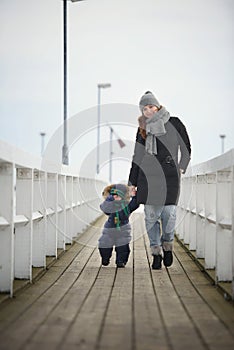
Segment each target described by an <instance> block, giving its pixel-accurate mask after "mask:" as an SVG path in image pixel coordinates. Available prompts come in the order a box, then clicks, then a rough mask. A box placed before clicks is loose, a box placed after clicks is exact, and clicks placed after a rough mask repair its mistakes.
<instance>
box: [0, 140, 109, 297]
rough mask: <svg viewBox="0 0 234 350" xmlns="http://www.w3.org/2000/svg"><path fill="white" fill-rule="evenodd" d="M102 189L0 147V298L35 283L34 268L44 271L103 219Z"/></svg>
mask: <svg viewBox="0 0 234 350" xmlns="http://www.w3.org/2000/svg"><path fill="white" fill-rule="evenodd" d="M104 186H105V183H104V182H101V181H97V180H94V179H89V178H80V177H79V176H78V174H77V172H76V171H75V170H74V169H72V168H71V167H68V166H63V165H61V164H52V163H49V162H46V161H44V160H43V161H42V159H41V158H35V157H33V156H32V155H30V154H27V153H25V152H23V151H20V150H18V149H16V148H15V147H12V146H11V145H8V144H6V143H5V142H2V141H0V292H8V293H10V295H11V296H12V295H13V282H14V279H15V278H20V279H28V280H30V281H32V267H44V268H45V267H46V256H54V257H55V258H56V257H57V250H58V249H63V250H65V249H66V244H70V243H72V240H73V238H74V237H76V236H77V235H79V234H80V233H81V232H83V231H84V230H85V228H87V226H88V225H89V224H91V223H92V222H93V221H94V220H95V219H96V218H97V217H99V216H100V215H101V212H100V210H99V203H100V200H101V199H100V194H101V191H102V189H103V187H104Z"/></svg>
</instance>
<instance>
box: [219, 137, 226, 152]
mask: <svg viewBox="0 0 234 350" xmlns="http://www.w3.org/2000/svg"><path fill="white" fill-rule="evenodd" d="M219 137H220V138H221V153H224V139H225V137H226V135H224V134H222V135H219Z"/></svg>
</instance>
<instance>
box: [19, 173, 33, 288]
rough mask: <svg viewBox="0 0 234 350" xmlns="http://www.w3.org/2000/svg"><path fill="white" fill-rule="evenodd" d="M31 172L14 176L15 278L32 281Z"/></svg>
mask: <svg viewBox="0 0 234 350" xmlns="http://www.w3.org/2000/svg"><path fill="white" fill-rule="evenodd" d="M32 213H33V170H32V169H29V168H18V169H17V174H16V217H15V277H16V278H22V279H29V280H30V281H32V235H33V223H32Z"/></svg>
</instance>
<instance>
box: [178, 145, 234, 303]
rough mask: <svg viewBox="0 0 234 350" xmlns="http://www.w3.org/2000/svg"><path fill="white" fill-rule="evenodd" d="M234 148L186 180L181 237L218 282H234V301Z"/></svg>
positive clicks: (180, 215) (181, 203) (197, 168)
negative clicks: (213, 271)
mask: <svg viewBox="0 0 234 350" xmlns="http://www.w3.org/2000/svg"><path fill="white" fill-rule="evenodd" d="M233 219H234V149H232V150H230V151H229V152H227V153H225V154H223V155H221V156H219V157H217V158H214V159H212V160H210V161H207V162H205V163H202V164H199V165H197V166H194V167H192V168H191V169H189V170H188V173H187V174H186V175H184V176H183V177H182V181H181V196H180V201H179V205H178V213H177V234H178V236H179V238H180V239H182V240H183V242H184V243H185V244H188V245H189V249H190V250H194V251H196V256H197V258H203V259H205V268H206V269H215V276H216V281H217V282H219V281H229V282H230V281H232V290H233V298H234V282H233V281H234V228H233Z"/></svg>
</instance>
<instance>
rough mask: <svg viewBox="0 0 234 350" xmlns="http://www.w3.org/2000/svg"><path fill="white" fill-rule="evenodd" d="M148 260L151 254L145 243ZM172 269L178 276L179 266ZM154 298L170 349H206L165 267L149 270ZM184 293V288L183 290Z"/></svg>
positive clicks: (176, 265) (175, 265)
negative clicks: (158, 307)
mask: <svg viewBox="0 0 234 350" xmlns="http://www.w3.org/2000/svg"><path fill="white" fill-rule="evenodd" d="M146 247H147V248H146V249H147V253H148V257H149V260H150V261H151V260H152V257H151V253H150V250H149V246H148V241H147V243H146ZM173 268H174V269H175V271H176V274H178V271H179V266H178V264H177V263H176V262H174V264H173ZM151 272H152V280H153V284H154V288H155V293H156V298H157V301H158V304H159V306H160V310H161V314H162V319H163V323H164V326H165V329H166V333H167V335H168V337H169V342H170V345H171V348H173V349H175V350H176V349H178V350H187V349H190V350H192V349H194V350H197V349H199V350H200V349H206V345H205V343H204V339H202V337H201V336H200V334H199V332H198V331H197V329H196V327H195V325H194V324H193V322H191V318H190V316H189V315H188V313H187V311H186V309H185V308H184V306H183V303H181V299H180V298H179V296H178V295H177V294H176V293H175V290H174V286H173V284H172V283H171V280H170V278H169V276H168V273H167V269H166V268H165V267H163V268H162V270H151ZM185 292H186V288H185Z"/></svg>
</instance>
